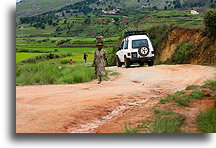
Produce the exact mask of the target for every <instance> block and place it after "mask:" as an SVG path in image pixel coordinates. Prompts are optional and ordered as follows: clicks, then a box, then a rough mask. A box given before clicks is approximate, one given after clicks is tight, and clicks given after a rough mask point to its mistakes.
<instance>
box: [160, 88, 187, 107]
mask: <svg viewBox="0 0 216 148" xmlns="http://www.w3.org/2000/svg"><path fill="white" fill-rule="evenodd" d="M184 94H185V93H184V92H179V91H178V92H176V93H174V94H171V95H167V96H166V97H165V98H163V99H161V100H160V101H159V103H160V104H164V103H166V102H169V101H173V100H177V99H178V98H179V96H181V95H184Z"/></svg>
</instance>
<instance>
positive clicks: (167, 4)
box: [17, 0, 215, 17]
mask: <svg viewBox="0 0 216 148" xmlns="http://www.w3.org/2000/svg"><path fill="white" fill-rule="evenodd" d="M73 4H76V5H74V6H76V7H77V6H78V7H77V9H80V8H81V7H80V6H81V5H82V6H84V5H85V7H84V8H81V9H89V10H95V9H96V10H98V9H99V10H100V9H103V10H112V9H116V8H121V9H122V8H123V9H124V8H130V9H141V8H144V9H145V8H146V9H149V8H151V9H162V10H169V9H181V8H182V9H185V8H203V7H206V8H209V7H211V8H215V0H205V1H203V0H22V2H19V3H17V16H18V17H25V16H33V15H38V14H41V13H44V12H49V11H53V10H60V11H65V10H73V9H76V8H75V7H74V6H72V7H71V5H73ZM87 12H90V11H88V10H87Z"/></svg>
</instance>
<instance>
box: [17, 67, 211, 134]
mask: <svg viewBox="0 0 216 148" xmlns="http://www.w3.org/2000/svg"><path fill="white" fill-rule="evenodd" d="M107 69H109V70H111V71H117V72H119V73H120V75H118V76H116V77H112V78H111V79H110V80H108V81H104V82H103V83H102V84H101V85H98V84H97V82H96V81H92V82H89V83H82V84H74V85H37V86H17V87H16V91H17V97H16V132H17V133H91V132H94V133H95V132H96V133H112V132H113V133H114V132H123V131H124V128H125V125H127V124H130V123H132V124H138V123H139V122H142V121H143V120H148V119H149V118H150V110H151V108H152V106H153V105H154V104H155V103H157V101H158V99H159V98H160V97H163V96H165V95H167V94H170V93H173V92H176V91H179V90H182V89H185V87H186V86H188V85H194V84H197V85H199V84H202V83H203V82H204V81H206V80H208V79H213V78H214V76H215V68H212V67H206V66H198V65H160V66H153V67H132V68H129V69H125V68H117V67H110V68H107Z"/></svg>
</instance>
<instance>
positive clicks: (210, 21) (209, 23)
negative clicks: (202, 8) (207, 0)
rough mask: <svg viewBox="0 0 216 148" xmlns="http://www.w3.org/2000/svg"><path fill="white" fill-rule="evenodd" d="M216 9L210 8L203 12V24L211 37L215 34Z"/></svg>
mask: <svg viewBox="0 0 216 148" xmlns="http://www.w3.org/2000/svg"><path fill="white" fill-rule="evenodd" d="M215 18H216V9H210V10H208V12H207V13H206V14H205V17H204V24H205V27H206V29H207V30H208V31H209V32H210V34H211V35H212V37H214V38H215V36H216V29H215V28H216V19H215Z"/></svg>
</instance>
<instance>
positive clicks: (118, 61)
mask: <svg viewBox="0 0 216 148" xmlns="http://www.w3.org/2000/svg"><path fill="white" fill-rule="evenodd" d="M116 65H117V67H122V62H120V60H119V57H118V56H116Z"/></svg>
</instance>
